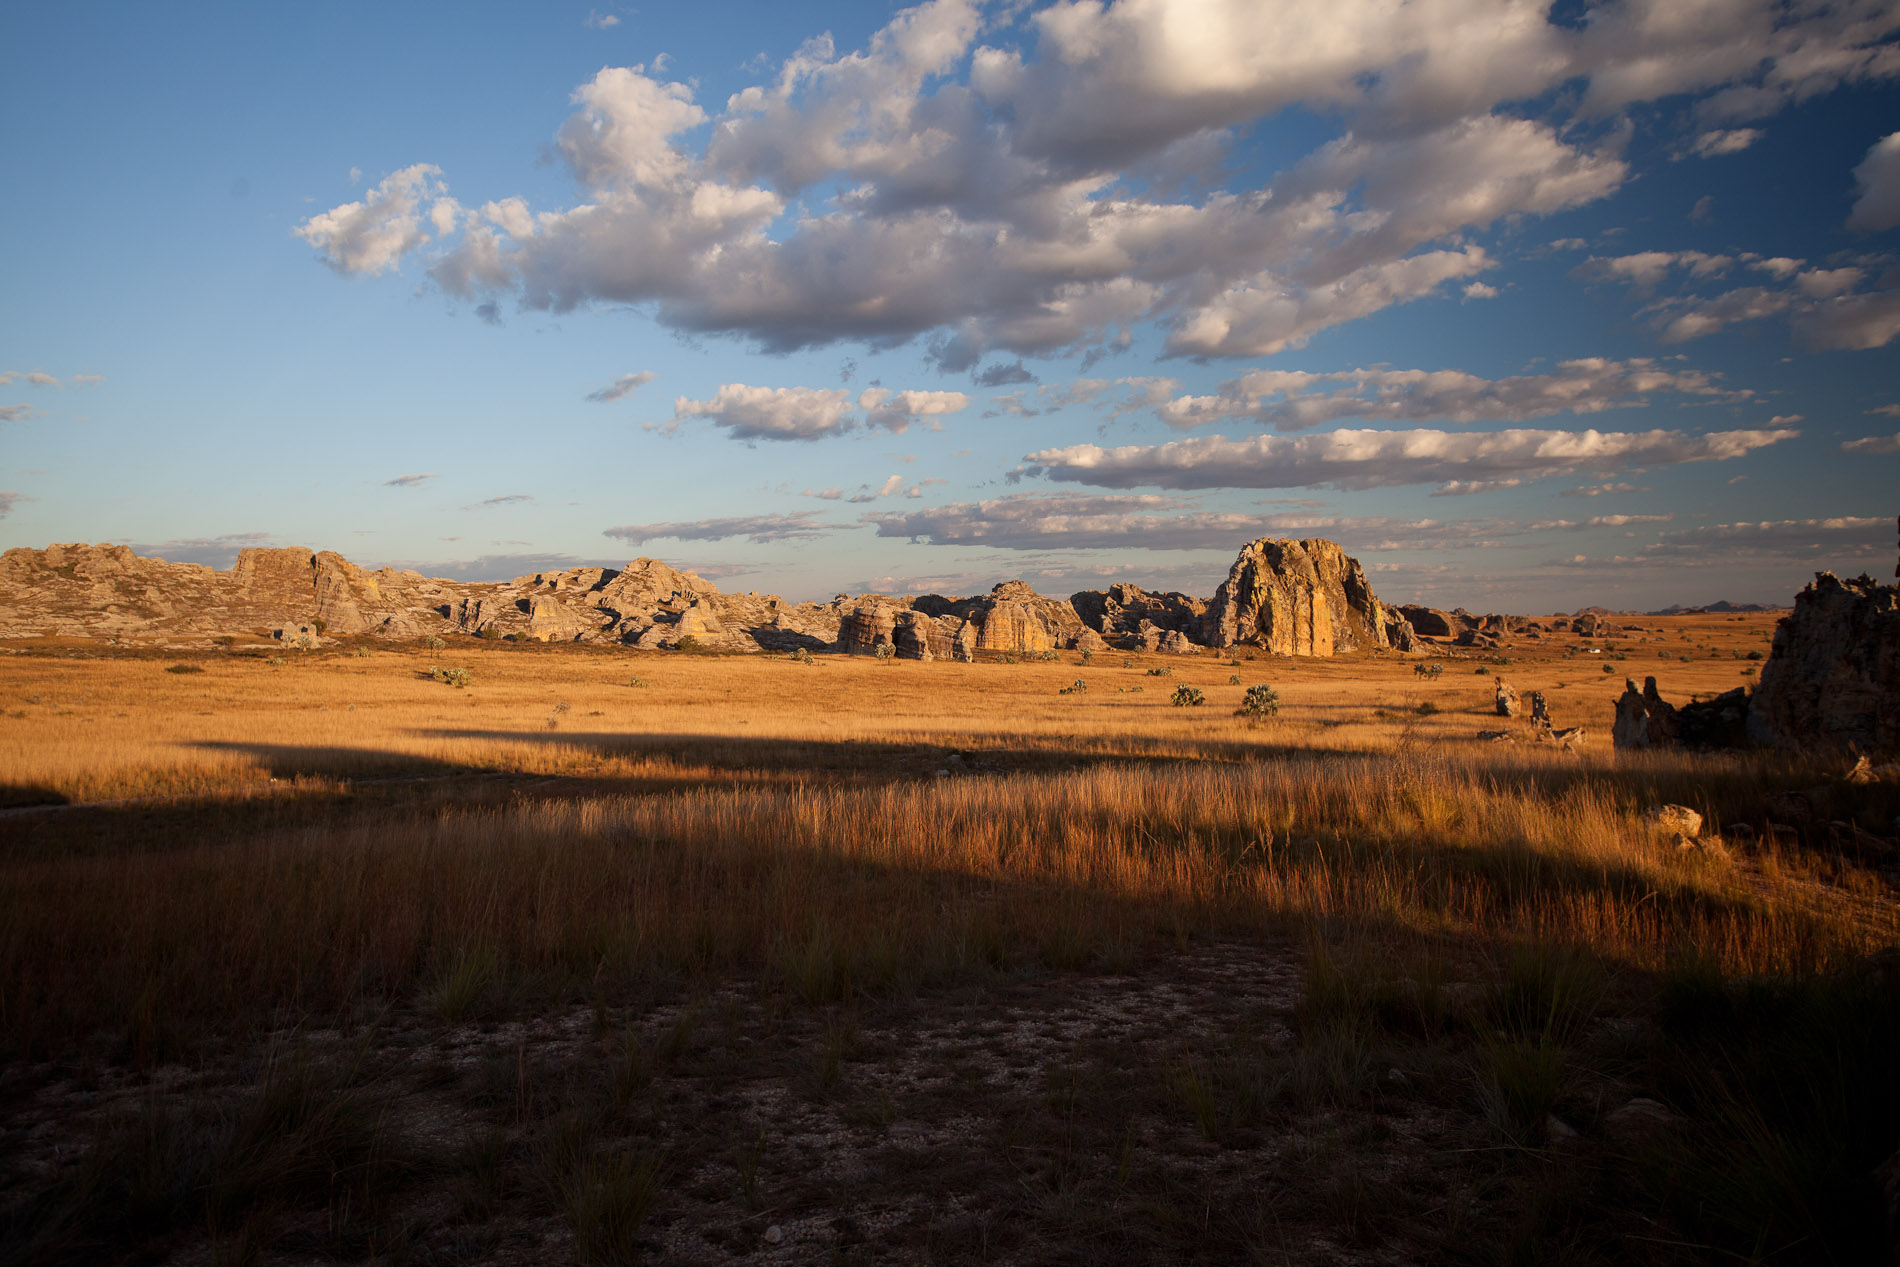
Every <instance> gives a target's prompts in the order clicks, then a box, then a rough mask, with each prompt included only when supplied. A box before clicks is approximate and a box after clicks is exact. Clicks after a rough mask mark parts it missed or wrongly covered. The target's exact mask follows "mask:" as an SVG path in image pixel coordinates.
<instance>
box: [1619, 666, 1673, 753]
mask: <svg viewBox="0 0 1900 1267" xmlns="http://www.w3.org/2000/svg"><path fill="white" fill-rule="evenodd" d="M1679 734H1680V723H1678V721H1677V720H1676V710H1675V707H1674V706H1673V705H1671V704H1670V703H1669V702H1668V701H1667V700H1665V699H1663V697H1662V695H1661V694H1660V693H1658V691H1657V690H1656V679H1655V678H1653V677H1652V678H1644V679H1643V689H1642V690H1640V691H1639V690H1637V689H1636V683H1635V682H1633V681H1630V680H1628V679H1625V681H1624V683H1623V694H1622V696H1621V697H1619V698H1618V699H1617V701H1616V723H1615V725H1614V726H1612V727H1611V728H1610V741H1611V742H1612V743H1614V744H1615V745H1616V746H1617V747H1618V748H1669V747H1674V746H1675V744H1676V742H1677V739H1678V737H1679Z"/></svg>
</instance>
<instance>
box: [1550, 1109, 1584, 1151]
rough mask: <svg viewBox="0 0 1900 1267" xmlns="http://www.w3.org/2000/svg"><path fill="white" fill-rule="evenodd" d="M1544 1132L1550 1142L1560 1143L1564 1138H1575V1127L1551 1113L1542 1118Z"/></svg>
mask: <svg viewBox="0 0 1900 1267" xmlns="http://www.w3.org/2000/svg"><path fill="white" fill-rule="evenodd" d="M1544 1134H1545V1135H1546V1136H1548V1137H1549V1138H1550V1139H1551V1141H1552V1142H1554V1143H1559V1144H1561V1143H1563V1142H1564V1141H1565V1140H1570V1139H1575V1138H1577V1128H1576V1127H1574V1126H1572V1125H1571V1124H1570V1123H1568V1122H1566V1121H1564V1120H1563V1119H1562V1118H1560V1117H1558V1116H1557V1115H1556V1114H1554V1113H1553V1114H1551V1115H1550V1116H1548V1117H1546V1118H1545V1119H1544Z"/></svg>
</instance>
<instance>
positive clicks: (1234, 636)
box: [1198, 537, 1411, 656]
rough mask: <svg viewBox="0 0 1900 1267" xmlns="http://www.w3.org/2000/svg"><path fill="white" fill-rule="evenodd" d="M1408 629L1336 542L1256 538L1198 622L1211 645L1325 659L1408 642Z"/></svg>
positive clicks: (1230, 571) (1204, 643)
mask: <svg viewBox="0 0 1900 1267" xmlns="http://www.w3.org/2000/svg"><path fill="white" fill-rule="evenodd" d="M1410 638H1411V626H1410V625H1407V624H1405V622H1404V620H1403V618H1401V617H1398V616H1397V614H1396V613H1392V614H1388V613H1387V611H1386V608H1385V605H1384V604H1383V603H1381V602H1380V601H1379V600H1378V599H1377V598H1376V597H1374V595H1373V593H1372V586H1371V584H1370V583H1369V582H1368V581H1367V580H1366V574H1365V570H1364V569H1363V568H1361V567H1360V566H1359V560H1357V559H1354V558H1350V557H1348V556H1347V554H1346V552H1345V551H1344V550H1343V549H1341V548H1340V547H1339V546H1338V545H1337V544H1336V543H1334V542H1331V541H1325V540H1321V539H1319V538H1311V539H1308V540H1305V541H1291V540H1286V539H1283V538H1282V539H1276V538H1272V537H1262V538H1261V539H1260V540H1258V541H1253V542H1249V543H1248V544H1247V545H1246V546H1245V547H1243V548H1242V549H1241V552H1240V557H1239V558H1237V559H1235V560H1234V566H1233V567H1232V568H1231V569H1230V570H1229V571H1228V573H1227V579H1226V580H1225V581H1223V582H1221V586H1220V588H1219V589H1218V590H1216V591H1215V592H1214V599H1213V601H1212V602H1211V603H1209V604H1208V606H1207V611H1206V613H1205V614H1204V615H1203V616H1202V618H1201V627H1200V636H1199V639H1198V641H1200V642H1201V643H1202V644H1203V645H1206V646H1209V647H1217V648H1218V647H1231V646H1236V645H1247V646H1258V647H1263V648H1265V649H1266V650H1268V651H1270V652H1272V653H1273V654H1275V655H1290V656H1329V655H1334V654H1337V653H1339V652H1346V651H1376V650H1379V649H1382V648H1388V647H1391V646H1393V645H1394V643H1395V642H1397V643H1398V644H1399V645H1400V646H1401V647H1403V646H1405V645H1407V644H1409V642H1410Z"/></svg>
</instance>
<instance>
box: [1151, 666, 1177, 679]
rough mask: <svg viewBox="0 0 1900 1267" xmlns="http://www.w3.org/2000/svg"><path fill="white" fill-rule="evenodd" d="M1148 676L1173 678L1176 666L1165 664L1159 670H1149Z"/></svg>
mask: <svg viewBox="0 0 1900 1267" xmlns="http://www.w3.org/2000/svg"><path fill="white" fill-rule="evenodd" d="M1148 676H1149V677H1173V676H1174V666H1173V665H1172V664H1164V665H1162V666H1161V667H1160V668H1158V669H1149V670H1148Z"/></svg>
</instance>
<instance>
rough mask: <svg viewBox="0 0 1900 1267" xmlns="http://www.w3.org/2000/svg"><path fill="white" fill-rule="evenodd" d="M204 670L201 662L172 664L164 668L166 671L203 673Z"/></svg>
mask: <svg viewBox="0 0 1900 1267" xmlns="http://www.w3.org/2000/svg"><path fill="white" fill-rule="evenodd" d="M204 671H205V668H204V665H202V664H173V665H169V666H167V667H166V669H165V672H167V673H203V672H204Z"/></svg>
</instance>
